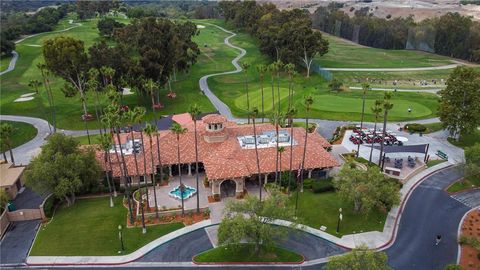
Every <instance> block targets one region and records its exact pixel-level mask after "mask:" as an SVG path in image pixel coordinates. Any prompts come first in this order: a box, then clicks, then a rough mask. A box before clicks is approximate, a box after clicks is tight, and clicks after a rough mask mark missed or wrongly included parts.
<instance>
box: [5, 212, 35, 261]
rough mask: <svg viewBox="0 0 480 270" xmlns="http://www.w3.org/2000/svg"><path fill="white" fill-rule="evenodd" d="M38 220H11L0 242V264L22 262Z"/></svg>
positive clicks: (30, 243) (33, 235) (33, 236)
mask: <svg viewBox="0 0 480 270" xmlns="http://www.w3.org/2000/svg"><path fill="white" fill-rule="evenodd" d="M39 224H40V220H30V221H18V222H13V223H12V224H11V225H10V228H9V229H8V231H7V232H6V233H5V236H4V237H3V239H2V241H1V242H0V264H22V263H24V262H25V259H26V258H27V255H28V251H29V250H30V246H31V245H32V242H33V239H34V238H35V234H36V232H37V229H38V226H39Z"/></svg>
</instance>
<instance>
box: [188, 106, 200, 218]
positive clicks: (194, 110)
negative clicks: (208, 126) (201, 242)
mask: <svg viewBox="0 0 480 270" xmlns="http://www.w3.org/2000/svg"><path fill="white" fill-rule="evenodd" d="M188 113H189V114H190V117H192V121H193V126H194V133H195V180H196V185H197V213H200V192H198V191H199V189H198V188H199V187H198V135H197V117H198V116H199V115H200V113H201V112H200V109H199V108H198V106H197V104H193V105H192V106H191V107H190V110H189V111H188Z"/></svg>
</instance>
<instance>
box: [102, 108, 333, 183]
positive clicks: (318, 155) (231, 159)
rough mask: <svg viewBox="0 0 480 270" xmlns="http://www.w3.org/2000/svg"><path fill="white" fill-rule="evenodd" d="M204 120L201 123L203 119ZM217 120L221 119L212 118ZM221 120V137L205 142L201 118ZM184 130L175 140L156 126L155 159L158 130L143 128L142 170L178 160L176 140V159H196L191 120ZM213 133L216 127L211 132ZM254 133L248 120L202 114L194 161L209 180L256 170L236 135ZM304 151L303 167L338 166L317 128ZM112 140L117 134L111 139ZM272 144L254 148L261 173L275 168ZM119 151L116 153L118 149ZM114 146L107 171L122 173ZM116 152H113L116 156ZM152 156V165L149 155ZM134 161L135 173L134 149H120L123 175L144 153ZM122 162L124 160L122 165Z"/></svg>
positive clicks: (296, 153)
mask: <svg viewBox="0 0 480 270" xmlns="http://www.w3.org/2000/svg"><path fill="white" fill-rule="evenodd" d="M205 121H206V122H208V123H206V122H205ZM217 121H220V122H217ZM211 123H222V124H223V130H221V133H222V134H223V135H226V136H224V137H225V139H224V140H222V141H220V142H207V140H206V139H205V137H207V136H209V135H211V134H212V133H211V132H208V131H207V130H206V124H211ZM182 126H184V127H185V128H187V129H188V131H187V132H186V133H185V134H183V135H180V140H179V141H178V142H177V137H176V135H175V134H173V133H172V132H171V131H160V132H158V141H159V142H160V149H159V150H160V159H159V157H158V147H157V135H154V136H152V138H149V137H148V136H146V135H145V134H144V136H143V139H144V150H145V151H146V155H145V158H146V167H147V173H148V174H151V173H153V172H154V171H155V168H156V166H158V165H159V164H160V161H161V164H162V165H164V166H165V165H175V164H178V158H177V146H178V145H179V147H180V163H182V164H192V163H195V131H194V125H193V123H187V124H184V125H182ZM269 131H270V132H272V131H275V127H274V126H273V125H271V124H257V125H256V133H257V134H262V133H263V132H269ZM280 131H286V132H288V133H290V131H291V129H290V128H280ZM215 134H216V133H215ZM139 135H140V134H139V133H138V132H135V135H134V137H135V139H138V138H140V136H139ZM248 135H253V125H237V124H236V123H234V122H228V121H227V120H226V119H225V118H224V117H223V116H219V115H207V116H205V117H203V118H202V120H201V121H200V120H199V121H198V122H197V138H198V154H199V160H198V162H201V163H203V165H204V168H205V173H206V176H207V177H208V179H209V180H219V179H232V178H239V177H249V176H252V175H255V174H258V170H257V163H256V155H255V149H254V148H251V149H245V148H242V146H241V145H240V143H239V140H238V137H239V136H248ZM305 135H306V132H305V129H304V128H293V139H294V142H296V144H294V146H293V166H292V167H293V170H297V169H298V168H299V167H300V165H301V161H302V156H303V149H304V147H303V146H304V140H305ZM307 136H308V140H307V152H306V158H305V166H304V167H305V169H306V170H309V169H317V168H332V167H335V166H338V163H337V161H336V160H335V158H334V157H333V156H332V155H331V154H330V153H329V152H327V150H325V149H326V148H328V147H330V144H329V143H328V141H327V140H326V139H325V138H323V137H322V136H320V134H318V133H317V132H313V133H308V135H307ZM120 137H121V141H122V142H124V141H127V140H128V139H129V138H130V134H127V133H122V134H120ZM115 141H116V140H115ZM284 147H285V151H284V152H283V154H282V162H281V164H282V168H281V170H282V171H288V170H289V169H290V148H291V147H290V146H289V145H288V146H284ZM276 151H277V149H276V147H266V148H258V155H259V161H260V162H259V163H260V171H261V173H262V174H267V173H272V172H275V169H276V165H275V161H276ZM117 154H118V155H117ZM117 154H116V153H115V152H114V151H111V152H110V153H109V155H110V158H111V160H112V163H113V165H112V169H113V170H112V171H113V175H114V176H116V177H119V176H121V171H120V170H121V167H120V163H119V162H118V161H119V159H120V161H121V157H120V152H119V151H117ZM104 155H105V152H104V151H101V150H98V151H97V159H98V160H99V161H100V163H101V164H102V166H103V167H104V169H106V170H110V168H109V167H108V163H105V162H104ZM117 156H118V157H117ZM151 156H153V164H154V166H153V168H152V159H151ZM136 157H137V162H138V168H139V172H138V174H137V172H136V167H135V161H134V156H133V154H130V155H125V157H124V158H125V163H126V169H127V172H128V175H130V176H135V175H143V168H144V165H143V163H144V157H143V153H142V152H140V153H137V154H136ZM122 168H123V166H122Z"/></svg>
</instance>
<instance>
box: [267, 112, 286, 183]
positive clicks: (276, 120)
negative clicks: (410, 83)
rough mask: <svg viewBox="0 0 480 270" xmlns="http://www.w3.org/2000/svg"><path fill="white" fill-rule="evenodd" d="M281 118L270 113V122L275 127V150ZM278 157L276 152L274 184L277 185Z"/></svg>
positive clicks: (281, 116)
mask: <svg viewBox="0 0 480 270" xmlns="http://www.w3.org/2000/svg"><path fill="white" fill-rule="evenodd" d="M282 118H283V115H282V114H281V113H280V112H278V111H274V112H273V113H272V118H271V120H270V122H271V123H272V125H274V126H275V141H276V144H277V149H278V147H279V145H278V137H279V126H280V122H282ZM278 156H279V153H278V151H277V152H276V157H275V184H278V183H277V181H278Z"/></svg>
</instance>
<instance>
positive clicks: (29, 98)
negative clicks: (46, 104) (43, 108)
mask: <svg viewBox="0 0 480 270" xmlns="http://www.w3.org/2000/svg"><path fill="white" fill-rule="evenodd" d="M32 99H34V97H21V98H17V99H15V100H14V101H13V102H25V101H30V100H32Z"/></svg>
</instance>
